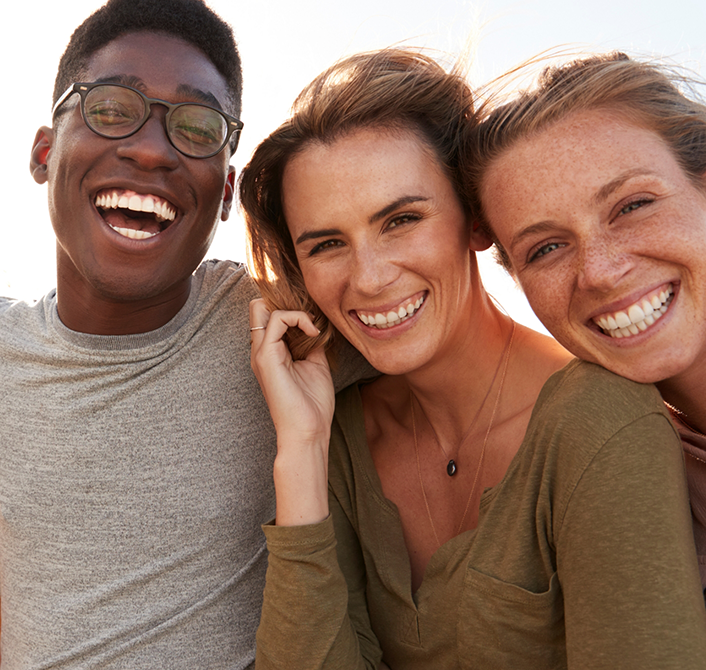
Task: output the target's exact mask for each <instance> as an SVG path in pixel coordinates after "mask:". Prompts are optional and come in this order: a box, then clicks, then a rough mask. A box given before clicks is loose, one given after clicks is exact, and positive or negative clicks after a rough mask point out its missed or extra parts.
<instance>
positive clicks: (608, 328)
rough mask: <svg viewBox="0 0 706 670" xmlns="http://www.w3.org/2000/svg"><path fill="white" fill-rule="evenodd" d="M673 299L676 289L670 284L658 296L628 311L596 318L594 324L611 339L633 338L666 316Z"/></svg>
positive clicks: (645, 300)
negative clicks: (663, 315)
mask: <svg viewBox="0 0 706 670" xmlns="http://www.w3.org/2000/svg"><path fill="white" fill-rule="evenodd" d="M673 297H674V287H673V286H672V284H670V285H669V287H668V288H667V289H666V290H664V291H660V292H659V294H658V295H654V296H652V297H651V298H649V299H648V298H645V299H644V300H642V301H641V302H640V303H635V304H634V305H630V307H628V309H627V310H621V311H619V312H615V313H614V314H603V315H602V316H599V317H596V318H595V319H594V322H595V323H596V325H598V326H599V327H600V328H602V329H603V331H605V332H606V334H608V335H610V336H611V337H615V338H621V337H631V336H632V335H637V334H639V333H641V332H644V331H645V330H647V329H648V328H649V327H650V326H652V325H653V324H654V323H655V321H657V319H659V318H660V317H661V316H662V314H665V313H666V312H667V310H668V309H669V305H670V303H671V302H672V298H673Z"/></svg>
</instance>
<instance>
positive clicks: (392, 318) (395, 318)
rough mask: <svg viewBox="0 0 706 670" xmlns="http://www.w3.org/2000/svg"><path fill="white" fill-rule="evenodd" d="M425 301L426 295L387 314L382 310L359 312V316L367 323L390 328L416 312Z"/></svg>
mask: <svg viewBox="0 0 706 670" xmlns="http://www.w3.org/2000/svg"><path fill="white" fill-rule="evenodd" d="M423 302H424V297H421V298H417V300H415V301H414V302H412V301H410V302H408V303H407V304H401V305H400V306H399V307H398V308H397V309H396V310H391V311H389V312H387V313H386V314H383V313H382V312H375V313H368V314H364V313H363V312H357V314H358V318H359V319H360V320H361V321H362V322H363V323H364V324H365V325H366V326H373V327H375V328H389V327H390V326H395V325H397V324H398V323H400V322H402V321H404V320H405V319H407V318H409V317H410V316H412V314H414V313H415V312H416V311H417V310H418V309H419V308H420V307H421V305H422V303H423Z"/></svg>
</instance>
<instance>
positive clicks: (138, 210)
mask: <svg viewBox="0 0 706 670" xmlns="http://www.w3.org/2000/svg"><path fill="white" fill-rule="evenodd" d="M95 205H96V208H97V209H98V210H99V211H100V212H101V215H102V216H103V218H104V219H105V222H106V223H107V224H108V225H109V226H110V227H111V228H112V229H113V230H114V231H115V232H116V233H118V234H120V235H122V236H123V237H129V238H131V239H133V240H145V239H149V238H150V237H154V236H155V235H158V234H159V233H161V232H162V231H163V230H166V228H168V227H169V225H170V224H171V222H172V221H174V219H175V218H176V212H177V210H176V207H175V206H174V205H172V204H171V203H170V202H169V201H167V200H164V198H159V197H158V196H156V195H151V194H143V193H136V192H135V191H128V190H124V189H105V190H103V191H99V192H98V193H97V194H96V199H95Z"/></svg>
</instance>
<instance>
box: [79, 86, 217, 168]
mask: <svg viewBox="0 0 706 670" xmlns="http://www.w3.org/2000/svg"><path fill="white" fill-rule="evenodd" d="M83 104H84V110H85V116H86V123H88V125H89V126H90V127H91V128H92V129H93V130H95V131H96V132H97V133H98V134H99V135H104V136H107V137H116V138H117V137H127V136H128V135H130V134H131V133H133V132H135V130H137V128H139V127H140V125H141V124H142V123H143V122H144V119H145V116H146V114H145V111H146V110H145V105H146V103H145V100H144V99H143V98H142V97H141V96H140V95H139V94H138V93H137V92H136V91H132V90H130V89H129V88H123V87H122V86H111V85H105V86H97V87H96V88H93V89H91V90H90V91H89V92H88V93H87V94H86V97H85V99H84V103H83ZM166 129H167V135H168V136H169V139H170V140H171V142H172V143H173V144H174V146H175V147H176V148H177V149H179V151H181V152H183V153H185V154H186V155H188V156H195V157H199V156H207V155H209V154H213V153H214V152H216V151H218V150H219V149H220V148H221V147H222V145H223V142H224V140H225V138H226V136H227V134H228V125H227V122H226V119H225V118H224V117H223V116H222V115H221V114H219V113H218V112H217V111H216V110H215V109H211V108H210V107H205V106H203V105H197V104H184V105H180V106H178V107H175V108H173V109H172V110H171V112H170V113H169V114H167V123H166Z"/></svg>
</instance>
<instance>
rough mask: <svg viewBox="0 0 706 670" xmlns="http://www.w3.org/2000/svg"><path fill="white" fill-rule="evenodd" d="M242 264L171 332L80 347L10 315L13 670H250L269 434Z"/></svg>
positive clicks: (3, 532) (2, 323)
mask: <svg viewBox="0 0 706 670" xmlns="http://www.w3.org/2000/svg"><path fill="white" fill-rule="evenodd" d="M256 295H257V292H256V289H255V287H254V285H253V283H252V281H251V280H250V279H249V278H248V277H247V276H246V274H245V271H244V269H243V268H242V267H241V266H239V265H238V264H235V263H230V262H218V261H209V262H206V263H204V264H203V265H202V266H201V267H200V268H199V269H198V271H197V272H196V274H195V276H194V279H193V284H192V291H191V295H190V298H189V300H188V302H187V303H186V305H185V306H184V307H183V308H182V310H181V311H180V312H179V313H178V314H177V315H176V316H175V317H174V319H172V321H170V322H169V323H168V324H166V325H165V326H163V327H162V328H160V329H158V330H156V331H152V332H149V333H144V334H138V335H126V336H99V335H87V334H83V333H77V332H74V331H71V330H68V329H67V328H66V327H65V326H64V325H63V324H62V323H61V321H60V320H59V317H58V314H57V310H56V294H55V292H52V293H50V294H48V295H47V296H46V297H45V298H43V299H42V300H41V301H39V302H38V303H36V304H34V305H28V304H27V303H22V302H12V301H8V300H5V299H0V406H1V407H2V410H1V411H0V589H1V591H0V592H1V602H2V667H3V668H8V669H10V670H12V669H14V668H30V669H38V668H56V669H64V668H102V669H111V670H114V669H118V668H125V669H128V668H129V669H130V670H137V669H141V670H142V669H148V668H165V669H168V670H178V669H180V668H184V669H188V670H195V669H197V668H199V669H200V668H209V670H218V669H220V668H223V669H225V668H228V669H231V670H234V669H236V668H244V667H247V666H248V665H249V664H250V663H251V662H252V660H253V658H254V644H255V629H256V627H257V623H258V619H259V614H260V605H261V600H262V589H263V585H264V575H265V568H266V562H267V558H266V551H265V542H264V537H263V535H262V531H261V529H260V524H262V523H263V522H266V521H268V520H269V519H271V518H272V516H273V513H274V493H273V488H272V483H271V482H272V464H273V458H274V453H275V433H274V429H273V427H272V423H271V420H270V417H269V413H268V411H267V407H266V405H265V402H264V400H263V398H262V395H261V393H260V389H259V386H258V384H257V381H256V379H255V377H254V375H253V374H252V372H251V369H250V352H249V331H248V325H249V324H248V302H249V301H250V300H251V299H252V298H254V297H256Z"/></svg>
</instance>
